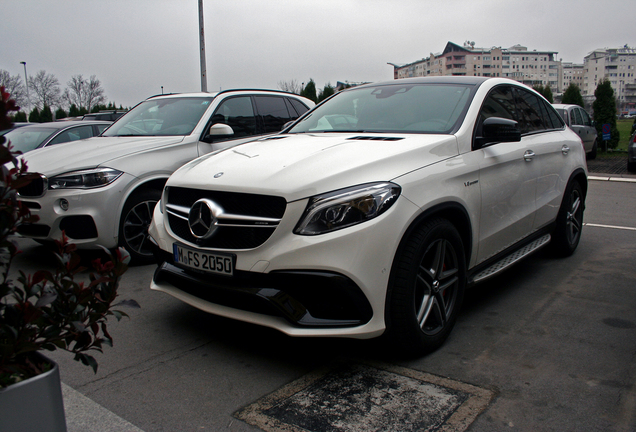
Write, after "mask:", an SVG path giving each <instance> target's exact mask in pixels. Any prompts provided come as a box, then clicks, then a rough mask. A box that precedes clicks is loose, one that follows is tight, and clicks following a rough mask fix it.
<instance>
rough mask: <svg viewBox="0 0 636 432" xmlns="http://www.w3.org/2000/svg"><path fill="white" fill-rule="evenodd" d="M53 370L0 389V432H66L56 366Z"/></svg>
mask: <svg viewBox="0 0 636 432" xmlns="http://www.w3.org/2000/svg"><path fill="white" fill-rule="evenodd" d="M36 355H38V356H40V357H41V358H43V359H45V360H46V361H48V362H50V363H51V364H52V365H53V368H52V369H51V370H50V371H48V372H45V373H43V374H40V375H38V376H35V377H33V378H29V379H27V380H24V381H22V382H19V383H17V384H13V385H11V386H9V387H7V388H4V389H0V432H31V431H33V432H66V417H65V416H64V400H63V399H62V385H61V381H60V370H59V368H58V366H57V363H55V362H54V361H52V360H50V359H48V358H47V357H45V356H43V355H41V354H36Z"/></svg>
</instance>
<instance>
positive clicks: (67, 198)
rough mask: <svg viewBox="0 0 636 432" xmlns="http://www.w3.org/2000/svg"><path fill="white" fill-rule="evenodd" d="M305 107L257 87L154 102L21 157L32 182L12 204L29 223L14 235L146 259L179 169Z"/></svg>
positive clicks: (278, 125)
mask: <svg viewBox="0 0 636 432" xmlns="http://www.w3.org/2000/svg"><path fill="white" fill-rule="evenodd" d="M313 106H314V103H313V102H312V101H310V100H308V99H306V98H302V97H300V96H297V95H295V94H291V93H285V92H279V91H265V90H227V91H222V92H218V93H191V94H176V95H162V96H155V97H152V98H149V99H147V100H145V101H143V102H141V103H140V104H138V105H137V106H135V107H134V108H133V109H132V110H130V111H129V112H128V113H126V114H125V115H124V116H123V117H121V118H119V119H118V120H117V121H116V122H115V123H114V124H113V125H112V126H111V127H109V128H108V129H107V130H106V131H104V132H103V133H102V135H101V136H99V137H95V138H91V139H88V140H80V141H75V142H72V143H67V144H59V145H56V146H52V147H47V148H43V149H37V150H34V151H31V152H29V153H28V154H25V155H24V156H23V157H24V159H26V161H27V164H28V167H29V171H30V172H37V173H40V179H39V181H34V182H32V183H31V184H30V185H29V186H27V187H25V188H23V189H21V190H20V192H19V194H20V199H21V200H22V201H23V202H24V203H25V204H26V205H27V206H28V207H29V209H30V210H31V214H33V215H37V216H38V217H39V221H38V222H37V223H34V224H28V225H27V224H25V225H22V226H20V227H19V229H18V232H19V234H21V235H22V236H25V237H30V238H33V239H35V240H37V241H39V242H42V243H50V242H52V241H53V240H55V239H59V238H60V237H61V236H62V231H64V232H65V233H66V235H67V236H68V237H69V238H70V239H71V241H72V242H73V243H75V244H76V245H77V246H78V247H80V248H95V247H97V245H101V246H104V247H107V248H114V247H116V246H123V247H125V248H126V249H127V250H128V252H129V253H130V255H131V258H132V262H133V263H136V264H144V263H149V262H152V261H153V258H152V249H151V247H150V243H148V241H147V240H148V225H149V224H150V220H151V217H152V210H153V208H154V206H155V204H156V203H157V201H158V200H159V198H160V196H161V191H162V189H163V185H164V183H165V182H166V180H167V179H168V177H169V176H170V174H172V172H174V170H176V169H177V168H179V167H180V166H181V165H183V164H184V163H186V162H188V161H191V160H192V159H195V158H196V157H198V156H202V155H204V154H207V153H211V152H214V151H216V150H220V149H223V148H227V147H231V146H233V145H236V144H239V143H242V142H245V141H249V140H251V139H254V137H255V136H259V135H262V136H265V135H269V134H272V133H274V132H280V130H281V129H282V127H283V125H284V124H285V123H288V122H289V121H291V120H293V119H296V118H298V117H299V116H300V115H301V114H303V113H305V112H306V111H307V110H308V109H309V108H311V107H313Z"/></svg>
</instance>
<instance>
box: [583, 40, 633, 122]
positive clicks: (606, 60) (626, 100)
mask: <svg viewBox="0 0 636 432" xmlns="http://www.w3.org/2000/svg"><path fill="white" fill-rule="evenodd" d="M583 68H584V70H585V71H584V75H583V85H582V86H581V94H582V95H583V99H585V100H586V102H587V101H588V100H594V91H595V90H596V86H597V85H598V83H599V82H600V81H601V80H602V79H603V78H607V79H608V80H609V81H610V84H611V85H612V88H613V89H614V95H615V96H616V102H617V105H618V108H619V110H621V111H623V112H633V111H636V76H635V74H636V49H634V48H630V47H628V46H627V45H625V46H624V47H623V48H604V49H597V50H594V51H592V52H591V53H589V54H588V55H587V56H585V58H584V59H583Z"/></svg>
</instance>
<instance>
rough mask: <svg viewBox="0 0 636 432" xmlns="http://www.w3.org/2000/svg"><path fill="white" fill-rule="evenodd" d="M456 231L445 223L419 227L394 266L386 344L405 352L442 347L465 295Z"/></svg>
mask: <svg viewBox="0 0 636 432" xmlns="http://www.w3.org/2000/svg"><path fill="white" fill-rule="evenodd" d="M465 261H466V260H465V256H464V247H463V243H462V240H461V237H460V236H459V233H458V232H457V229H456V228H455V227H454V226H453V225H452V224H451V223H450V222H449V221H448V220H446V219H433V220H431V221H428V222H427V223H425V224H424V225H422V226H420V227H419V228H418V229H417V230H416V231H415V232H414V233H413V234H412V235H411V236H410V237H409V238H408V239H407V241H406V244H405V246H404V248H403V249H402V251H401V252H400V253H399V255H398V256H397V257H396V259H395V262H394V264H393V274H392V277H391V282H390V287H389V295H388V302H387V322H388V323H389V329H388V331H387V337H388V341H389V342H390V343H391V344H392V345H394V346H395V347H396V348H397V349H398V350H399V351H400V352H402V353H403V354H406V355H409V356H412V355H415V356H417V355H422V354H425V353H427V352H431V351H434V350H436V349H437V348H439V347H440V346H441V345H442V344H443V343H444V341H445V340H446V338H447V337H448V335H449V334H450V332H451V330H452V329H453V326H454V325H455V321H456V320H457V315H458V313H459V309H460V307H461V303H462V300H463V297H464V288H465V286H466V262H465Z"/></svg>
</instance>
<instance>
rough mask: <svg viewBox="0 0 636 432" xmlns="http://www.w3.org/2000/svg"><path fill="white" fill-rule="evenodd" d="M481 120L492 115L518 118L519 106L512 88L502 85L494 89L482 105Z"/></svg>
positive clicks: (512, 118) (511, 118)
mask: <svg viewBox="0 0 636 432" xmlns="http://www.w3.org/2000/svg"><path fill="white" fill-rule="evenodd" d="M479 114H480V122H481V121H484V120H485V119H487V118H490V117H502V118H507V119H510V120H515V121H516V120H517V107H516V106H515V100H514V97H513V95H512V88H510V87H507V86H501V87H497V88H495V89H493V90H492V91H491V92H490V94H489V95H488V97H487V98H486V100H485V101H484V105H483V106H482V107H481V112H480V113H479Z"/></svg>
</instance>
